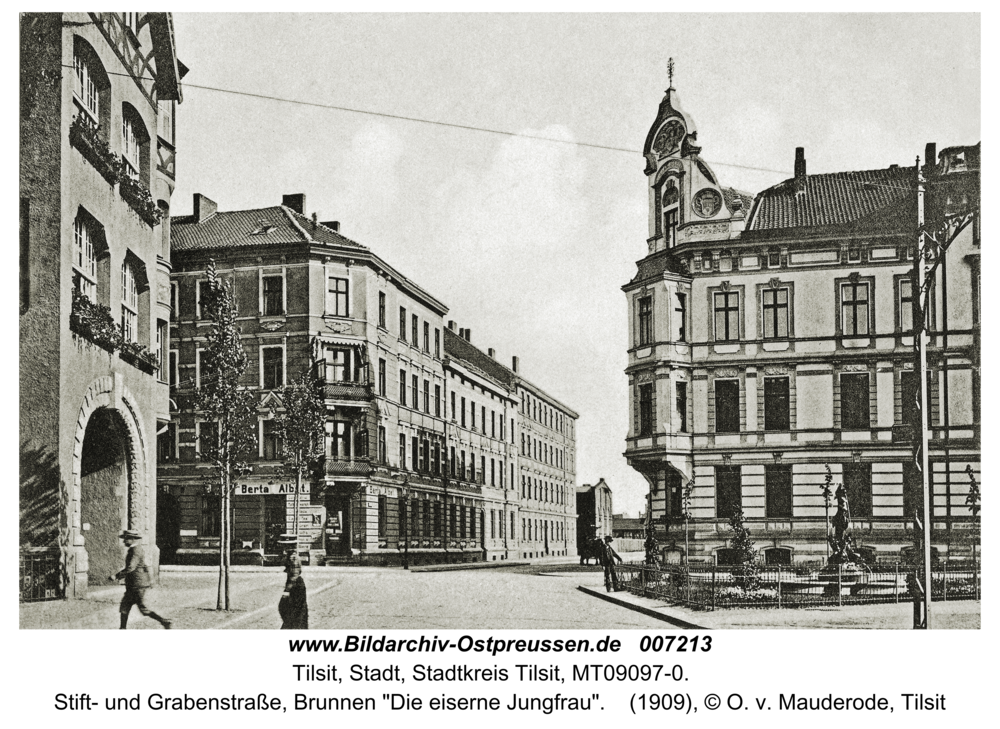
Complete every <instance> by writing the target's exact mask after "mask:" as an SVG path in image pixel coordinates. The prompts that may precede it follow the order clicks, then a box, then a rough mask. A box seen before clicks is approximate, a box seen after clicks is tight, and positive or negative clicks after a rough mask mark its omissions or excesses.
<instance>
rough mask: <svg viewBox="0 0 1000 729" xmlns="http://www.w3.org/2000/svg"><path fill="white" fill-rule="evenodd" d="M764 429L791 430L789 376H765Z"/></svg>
mask: <svg viewBox="0 0 1000 729" xmlns="http://www.w3.org/2000/svg"><path fill="white" fill-rule="evenodd" d="M764 430H789V400H788V378H787V377H765V378H764Z"/></svg>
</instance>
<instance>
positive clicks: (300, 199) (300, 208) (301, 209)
mask: <svg viewBox="0 0 1000 729" xmlns="http://www.w3.org/2000/svg"><path fill="white" fill-rule="evenodd" d="M281 204H282V205H284V206H285V207H286V208H291V209H292V210H294V211H295V212H297V213H298V214H299V215H305V214H306V196H305V193H303V192H297V193H295V194H294V195H282V196H281Z"/></svg>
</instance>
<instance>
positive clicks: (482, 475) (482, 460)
mask: <svg viewBox="0 0 1000 729" xmlns="http://www.w3.org/2000/svg"><path fill="white" fill-rule="evenodd" d="M479 482H480V483H481V484H485V483H486V456H480V457H479Z"/></svg>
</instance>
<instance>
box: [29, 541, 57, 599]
mask: <svg viewBox="0 0 1000 729" xmlns="http://www.w3.org/2000/svg"><path fill="white" fill-rule="evenodd" d="M18 590H19V592H20V599H21V602H38V601H40V600H60V599H62V597H63V596H64V589H63V579H62V568H61V564H60V558H59V552H52V551H41V552H21V553H20V579H19V580H18Z"/></svg>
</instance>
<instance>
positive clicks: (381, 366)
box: [378, 358, 386, 397]
mask: <svg viewBox="0 0 1000 729" xmlns="http://www.w3.org/2000/svg"><path fill="white" fill-rule="evenodd" d="M378 394H379V395H381V396H382V397H385V396H386V394H385V360H384V359H382V358H379V361H378Z"/></svg>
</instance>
